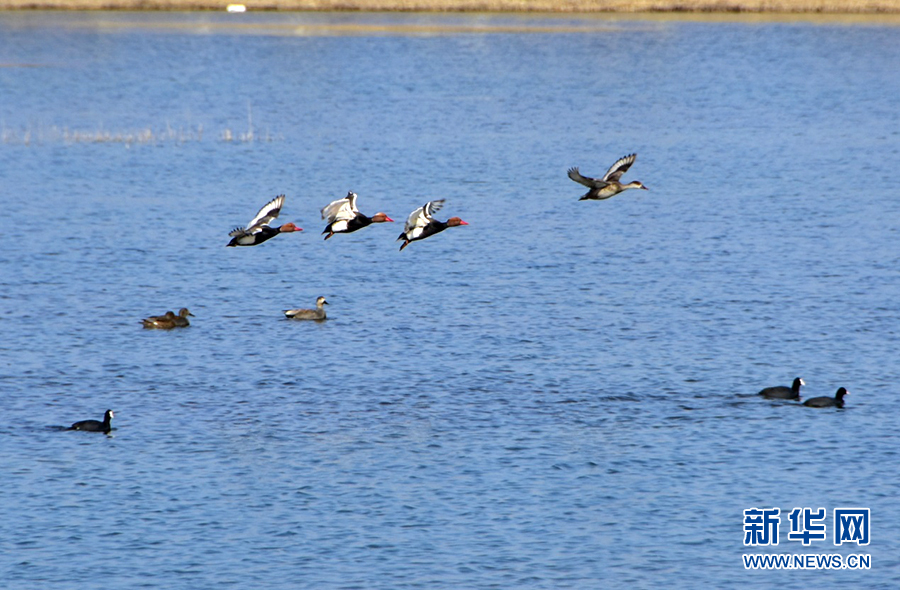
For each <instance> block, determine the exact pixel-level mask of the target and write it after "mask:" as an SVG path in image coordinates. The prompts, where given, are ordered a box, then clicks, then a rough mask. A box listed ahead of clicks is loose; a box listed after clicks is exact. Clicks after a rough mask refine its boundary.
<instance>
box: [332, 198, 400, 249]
mask: <svg viewBox="0 0 900 590" xmlns="http://www.w3.org/2000/svg"><path fill="white" fill-rule="evenodd" d="M356 197H357V194H356V193H354V192H353V191H350V192H348V193H347V196H346V197H344V198H343V199H338V200H337V201H332V202H331V203H329V204H328V205H326V206H325V207H322V219H325V220H327V221H328V227H326V228H325V231H323V232H322V233H323V234H328V235H327V236H325V239H326V240H327V239H328V238H330V237H331V236H333V235H334V234H349V233H350V232H355V231H356V230H358V229H362V228H364V227H366V226H367V225H371V224H373V223H383V222H385V221H394V220H393V219H391V218H390V217H388V216H387V214H386V213H382V212H381V211H379V212H378V213H376V214H375V215H373V216H372V217H367V216H365V215H363V214H362V213H360V212H359V209H357V208H356Z"/></svg>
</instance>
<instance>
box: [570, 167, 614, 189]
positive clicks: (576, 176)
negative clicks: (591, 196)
mask: <svg viewBox="0 0 900 590" xmlns="http://www.w3.org/2000/svg"><path fill="white" fill-rule="evenodd" d="M569 178H571V179H572V180H574V181H575V182H577V183H578V184H583V185H584V186H586V187H588V188H603V187H604V186H606V184H607V183H605V182H603V181H602V180H597V179H596V178H591V177H589V176H582V175H581V173H579V172H578V168H569Z"/></svg>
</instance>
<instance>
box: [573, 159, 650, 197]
mask: <svg viewBox="0 0 900 590" xmlns="http://www.w3.org/2000/svg"><path fill="white" fill-rule="evenodd" d="M636 159H637V154H631V155H628V156H624V157H622V158H619V159H618V160H616V163H615V164H613V165H612V166H610V168H609V170H607V171H606V174H604V175H603V178H599V179H598V178H589V177H587V176H582V175H581V174H579V173H578V168H569V178H571V179H572V180H574V181H575V182H577V183H579V184H583V185H584V186H586V187H588V188H589V189H590V190H589V191H588V192H586V193H585V194H584V195H582V197H581V198H580V199H578V200H579V201H586V200H595V201H601V200H603V199H608V198H610V197H612V196H615V195H618V194H619V193H621V192H622V191H624V190H628V189H630V188H642V189H644V190H650V189H648V188H647V187H646V186H644V185H643V184H641V181H639V180H632V181H631V182H629V183H628V184H622V183H621V182H619V179H620V178H622V175H623V174H625V172H627V171H628V169H629V168H630V167H631V165H632V164H634V161H635V160H636Z"/></svg>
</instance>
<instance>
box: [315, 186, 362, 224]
mask: <svg viewBox="0 0 900 590" xmlns="http://www.w3.org/2000/svg"><path fill="white" fill-rule="evenodd" d="M358 212H359V210H358V209H357V208H356V193H352V192H351V193H347V196H346V197H344V198H343V199H338V200H337V201H332V202H331V203H329V204H328V205H326V206H325V207H322V219H326V220H328V223H334V222H335V221H349V220H351V219H353V218H354V217H356V214H357V213H358Z"/></svg>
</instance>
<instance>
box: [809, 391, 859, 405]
mask: <svg viewBox="0 0 900 590" xmlns="http://www.w3.org/2000/svg"><path fill="white" fill-rule="evenodd" d="M845 395H850V392H849V391H847V390H846V389H845V388H843V387H841V388H840V389H838V390H837V392H836V393H835V394H834V397H827V396H822V397H811V398H809V399H808V400H806V401H805V402H803V405H804V406H809V407H811V408H834V407H837V408H843V407H844V396H845Z"/></svg>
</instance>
